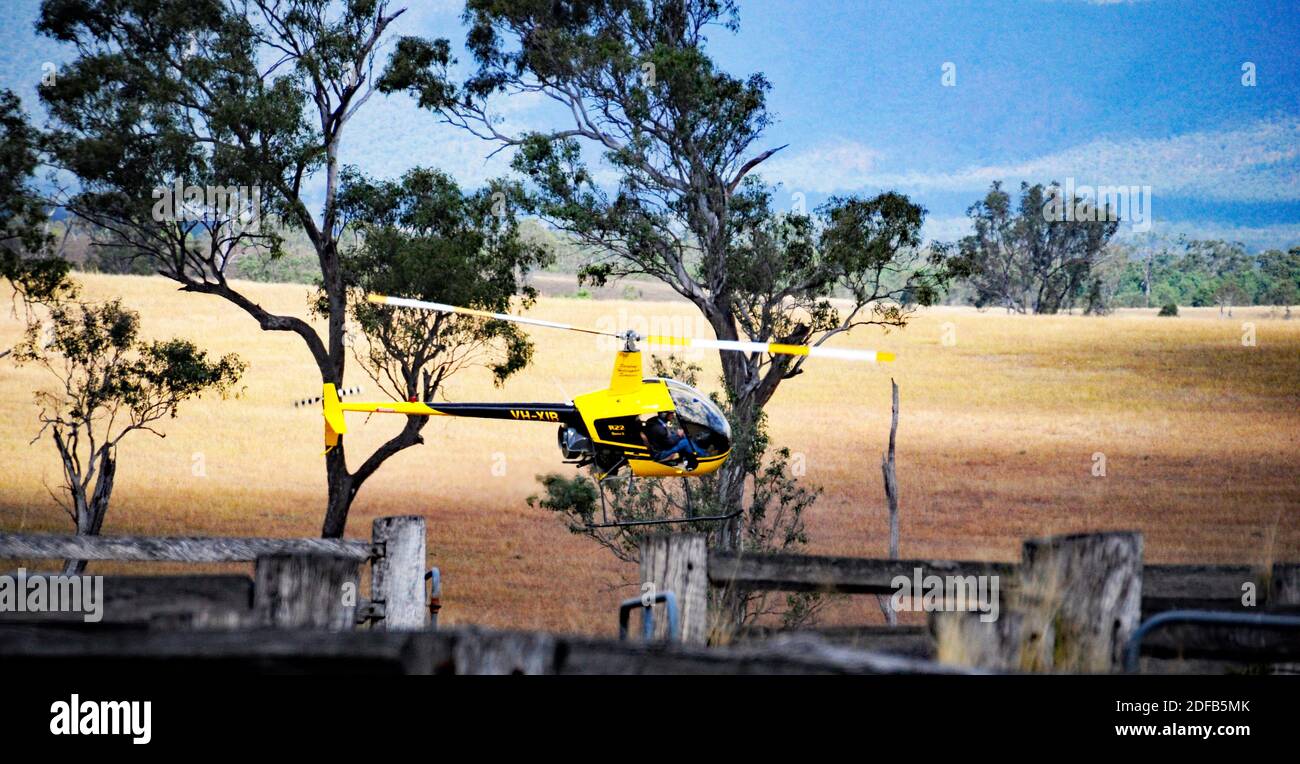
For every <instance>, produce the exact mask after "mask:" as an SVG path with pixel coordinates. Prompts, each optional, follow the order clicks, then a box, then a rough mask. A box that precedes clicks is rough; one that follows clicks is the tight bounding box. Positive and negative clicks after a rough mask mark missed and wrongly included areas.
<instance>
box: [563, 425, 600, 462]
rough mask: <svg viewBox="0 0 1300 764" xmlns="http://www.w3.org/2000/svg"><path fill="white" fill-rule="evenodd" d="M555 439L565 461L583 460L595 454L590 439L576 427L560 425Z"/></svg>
mask: <svg viewBox="0 0 1300 764" xmlns="http://www.w3.org/2000/svg"><path fill="white" fill-rule="evenodd" d="M556 439H557V440H558V441H559V444H560V453H561V454H562V455H563V456H564V458H565V459H583V458H586V457H589V456H591V455H592V454H593V453H595V449H594V448H593V447H592V444H591V438H589V437H587V435H586V433H583V432H582V431H581V430H579V429H578V428H576V427H572V426H570V425H560V430H559V432H558V433H557V435H556Z"/></svg>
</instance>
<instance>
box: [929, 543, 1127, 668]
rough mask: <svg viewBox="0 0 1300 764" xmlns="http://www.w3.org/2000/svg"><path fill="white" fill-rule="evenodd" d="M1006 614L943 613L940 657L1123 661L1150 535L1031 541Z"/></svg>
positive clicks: (1005, 662) (1013, 662) (979, 662)
mask: <svg viewBox="0 0 1300 764" xmlns="http://www.w3.org/2000/svg"><path fill="white" fill-rule="evenodd" d="M1016 579H1017V580H1016V581H1015V582H1014V587H1013V589H1012V591H1010V592H1006V587H1005V586H1003V587H1001V588H1002V590H1003V592H1004V593H1003V597H1002V603H1001V608H1000V615H999V620H998V622H995V623H984V622H981V621H980V620H979V614H977V613H935V614H933V617H932V620H931V623H932V629H933V631H934V634H935V640H936V642H937V646H938V652H939V659H940V660H941V661H943V662H945V663H957V664H961V665H967V666H974V667H978V668H986V669H994V670H1012V671H1031V672H1076V673H1104V672H1110V671H1116V670H1118V669H1119V668H1120V666H1121V665H1122V662H1123V651H1124V645H1125V644H1126V643H1127V642H1128V639H1129V637H1130V636H1132V634H1133V632H1134V630H1135V629H1137V627H1138V624H1139V622H1140V620H1141V617H1142V536H1141V534H1138V533H1127V532H1117V533H1093V534H1080V535H1071V536H1054V537H1051V538H1046V539H1034V540H1030V541H1026V542H1025V545H1024V549H1023V554H1022V560H1021V564H1020V568H1019V570H1018V572H1017V575H1016Z"/></svg>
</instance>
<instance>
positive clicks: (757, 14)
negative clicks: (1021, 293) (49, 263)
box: [0, 0, 1300, 250]
mask: <svg viewBox="0 0 1300 764" xmlns="http://www.w3.org/2000/svg"><path fill="white" fill-rule="evenodd" d="M394 4H395V5H397V6H399V7H400V5H401V4H402V3H401V2H400V0H394ZM406 4H407V5H408V6H409V9H408V11H407V12H406V13H405V14H403V16H402V17H401V18H399V19H398V21H397V22H395V24H394V30H393V34H394V36H396V35H408V34H411V35H421V36H429V37H447V38H449V39H451V40H452V42H453V43H455V44H456V45H457V46H459V45H460V43H462V42H463V40H464V32H465V30H464V27H463V26H462V23H461V20H460V13H461V9H462V7H463V6H462V3H461V2H455V1H453V0H427V1H424V2H421V1H420V0H408V2H407V3H406ZM6 6H7V9H8V12H7V13H6V14H5V16H4V18H3V20H0V85H3V86H4V87H8V88H10V89H13V90H15V91H16V92H17V93H18V94H19V95H20V96H22V97H23V102H24V104H25V105H26V106H27V108H28V109H29V111H32V112H33V113H34V116H35V118H36V120H37V121H38V122H39V121H41V119H42V117H41V116H40V113H39V105H38V104H36V102H35V96H34V92H35V90H34V88H35V85H36V83H37V82H38V81H39V80H40V77H41V74H42V65H43V64H44V63H45V62H52V63H54V64H56V65H57V63H58V62H60V61H64V60H67V58H68V57H69V53H68V51H67V50H66V49H65V48H63V47H61V46H59V45H57V44H56V43H54V42H52V41H50V40H46V39H42V38H38V37H36V35H35V33H34V31H33V28H32V24H33V21H34V20H35V18H36V15H37V9H38V7H39V3H38V2H37V1H36V0H7V2H6ZM739 6H740V29H739V31H738V32H736V33H734V34H733V33H732V32H730V31H728V30H726V29H723V28H721V27H719V28H717V29H715V30H713V31H712V33H711V34H710V36H709V44H708V51H709V53H710V54H711V55H712V56H713V58H714V60H715V61H716V62H717V64H718V65H719V67H720V68H722V69H723V70H725V71H727V72H729V73H731V74H733V75H735V76H739V77H744V76H748V75H749V74H751V73H753V72H763V73H764V74H765V75H766V76H767V78H768V80H769V81H770V82H771V84H772V91H771V93H770V94H769V98H768V108H769V111H770V112H771V113H772V114H773V116H774V117H775V119H776V122H775V124H774V125H773V126H772V127H771V128H769V130H768V131H767V133H766V134H765V136H763V137H762V138H761V139H760V141H759V143H758V144H757V149H758V150H761V149H764V148H769V147H775V146H780V145H783V144H789V145H788V146H787V147H786V148H785V149H783V150H782V151H781V152H779V153H778V154H776V155H775V156H774V157H773V158H772V159H770V160H769V161H768V162H766V163H765V164H764V165H763V167H762V170H761V173H762V175H763V177H764V178H765V179H767V180H769V181H772V182H774V183H780V184H781V185H780V190H779V192H778V194H777V197H776V199H777V204H778V206H779V207H783V208H796V207H798V206H800V205H802V206H805V207H806V208H812V207H815V206H816V205H817V204H820V203H821V202H823V201H825V200H826V199H827V198H828V197H829V196H831V195H841V196H843V195H850V194H860V195H872V194H875V193H879V192H880V191H884V190H894V191H899V192H902V193H905V194H907V195H909V196H910V197H911V198H912V199H914V200H915V201H917V202H918V203H920V204H921V205H923V206H924V207H925V208H926V209H927V211H928V214H927V218H926V226H925V230H924V233H925V235H926V238H927V239H938V240H945V241H946V240H952V239H955V238H957V237H959V236H961V235H963V234H964V233H966V232H967V231H968V230H969V219H968V218H967V216H966V210H967V208H968V207H969V206H970V205H971V204H972V203H974V202H975V201H977V200H978V199H980V198H982V196H983V195H984V193H985V192H986V191H987V190H988V187H989V184H990V183H991V182H992V181H994V180H1000V181H1002V182H1003V183H1004V184H1005V185H1006V186H1008V187H1010V188H1013V189H1014V188H1017V187H1018V186H1019V184H1020V183H1021V182H1022V181H1028V182H1030V183H1040V182H1041V183H1046V182H1051V181H1059V182H1061V183H1067V182H1069V183H1073V184H1074V185H1075V187H1076V188H1081V187H1084V186H1092V187H1097V186H1119V187H1125V188H1132V189H1135V191H1134V193H1133V194H1132V195H1131V198H1132V199H1133V200H1134V206H1133V207H1132V208H1131V209H1129V208H1126V209H1125V210H1124V211H1123V212H1128V213H1129V214H1128V215H1124V216H1125V217H1127V218H1128V222H1126V223H1124V224H1121V227H1120V236H1134V235H1140V234H1143V233H1146V232H1147V231H1148V230H1149V231H1150V232H1151V233H1155V234H1157V235H1185V236H1188V237H1195V238H1224V239H1230V240H1236V241H1241V242H1243V243H1244V244H1246V245H1247V246H1248V247H1249V248H1250V249H1252V250H1258V249H1265V248H1271V247H1284V246H1291V245H1296V244H1300V56H1298V55H1297V54H1298V53H1300V2H1297V1H1296V0H1291V1H1290V2H1208V1H1203V2H1176V1H1175V0H1132V1H1127V2H1126V1H1125V0H1003V1H1002V2H958V1H956V0H941V1H939V2H931V1H929V0H912V1H910V2H884V1H879V2H877V1H874V0H857V1H856V2H855V1H852V0H819V1H818V2H790V0H784V1H782V0H740V2H739ZM460 59H461V61H462V64H461V66H460V69H459V71H460V72H461V73H462V74H463V73H466V72H468V64H467V63H465V62H467V61H468V56H467V55H465V54H464V53H463V52H462V53H461V55H460ZM496 109H497V111H498V112H499V113H500V115H501V116H502V117H503V119H505V120H506V124H507V125H509V126H510V127H512V128H533V129H546V128H548V127H554V126H556V124H557V123H556V122H555V120H556V118H557V115H556V114H555V112H554V111H553V110H552V109H550V108H548V107H547V106H546V104H544V103H543V102H542V101H541V100H540V99H535V98H534V99H528V98H517V97H516V98H512V99H509V100H508V101H503V102H500V103H499V104H497V106H496ZM493 148H495V146H494V145H492V144H488V143H485V142H483V141H481V140H479V139H477V138H474V137H473V136H470V135H469V134H467V133H464V132H462V131H459V130H457V129H456V128H453V127H450V126H447V125H442V124H440V123H438V121H437V120H436V118H435V117H434V116H433V115H432V114H429V113H428V112H423V111H421V110H419V109H418V108H417V107H416V106H415V104H414V103H413V102H412V101H411V100H410V99H409V98H407V97H405V96H400V95H399V96H392V97H384V96H380V95H376V96H375V97H374V98H372V99H371V101H370V102H369V103H367V104H366V106H365V107H364V108H363V109H362V110H361V111H360V112H359V113H358V115H357V117H356V120H355V122H354V123H353V124H352V125H351V126H350V127H349V133H347V134H346V136H345V138H344V146H343V151H342V153H343V159H344V161H345V162H347V163H349V164H355V165H357V166H358V167H360V168H361V169H362V170H363V171H365V172H367V173H369V174H371V175H375V176H379V177H389V176H395V175H398V174H400V173H401V172H403V171H404V170H406V169H408V168H410V167H412V166H415V165H425V166H433V167H439V168H441V169H443V170H446V171H448V172H450V173H452V174H453V175H454V176H455V177H456V178H457V179H458V180H459V181H460V182H461V183H462V184H465V185H468V186H475V185H478V184H481V183H482V182H484V181H485V180H486V179H488V178H490V177H494V176H497V175H501V174H504V173H506V172H507V171H508V157H507V156H506V155H504V154H499V155H497V156H496V157H494V158H488V154H489V153H491V151H492V150H493ZM1148 187H1149V188H1148ZM1139 217H1143V218H1144V219H1145V220H1147V221H1149V226H1148V225H1144V224H1143V223H1141V222H1138V218H1139Z"/></svg>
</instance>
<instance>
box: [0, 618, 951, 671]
mask: <svg viewBox="0 0 1300 764" xmlns="http://www.w3.org/2000/svg"><path fill="white" fill-rule="evenodd" d="M162 666H166V668H167V670H168V671H175V672H184V673H185V674H187V675H192V674H209V675H211V674H219V675H231V674H240V673H306V672H321V673H330V674H336V673H346V674H358V673H380V674H382V673H403V674H960V673H972V672H971V671H970V670H969V669H963V668H957V667H945V666H940V665H938V664H935V663H933V662H930V661H922V660H915V659H911V658H906V657H900V656H896V655H886V654H880V653H874V652H868V651H862V650H852V649H845V648H841V647H835V646H833V645H828V644H825V643H823V642H820V641H811V640H806V641H805V640H787V641H784V642H772V643H767V644H763V645H755V646H746V647H735V648H704V647H694V648H692V647H685V646H681V645H669V644H664V643H657V644H641V643H634V642H617V641H612V640H605V639H593V638H588V637H571V636H563V635H554V634H545V633H537V632H511V631H491V630H484V629H478V628H465V627H462V628H456V629H448V630H441V631H407V632H373V631H301V630H299V631H278V630H267V629H262V630H253V631H238V632H231V631H191V632H185V631H147V632H138V633H130V632H114V631H109V632H100V633H80V632H71V631H59V630H50V629H47V628H41V627H30V626H23V627H20V626H4V625H0V673H4V675H5V676H13V675H15V674H17V673H20V672H32V673H33V674H36V675H42V676H48V675H49V674H50V673H53V672H59V671H64V672H78V671H86V672H93V674H94V675H95V676H105V675H109V676H116V675H123V674H127V675H130V674H135V673H137V672H141V671H149V670H158V669H159V668H160V667H162Z"/></svg>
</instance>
